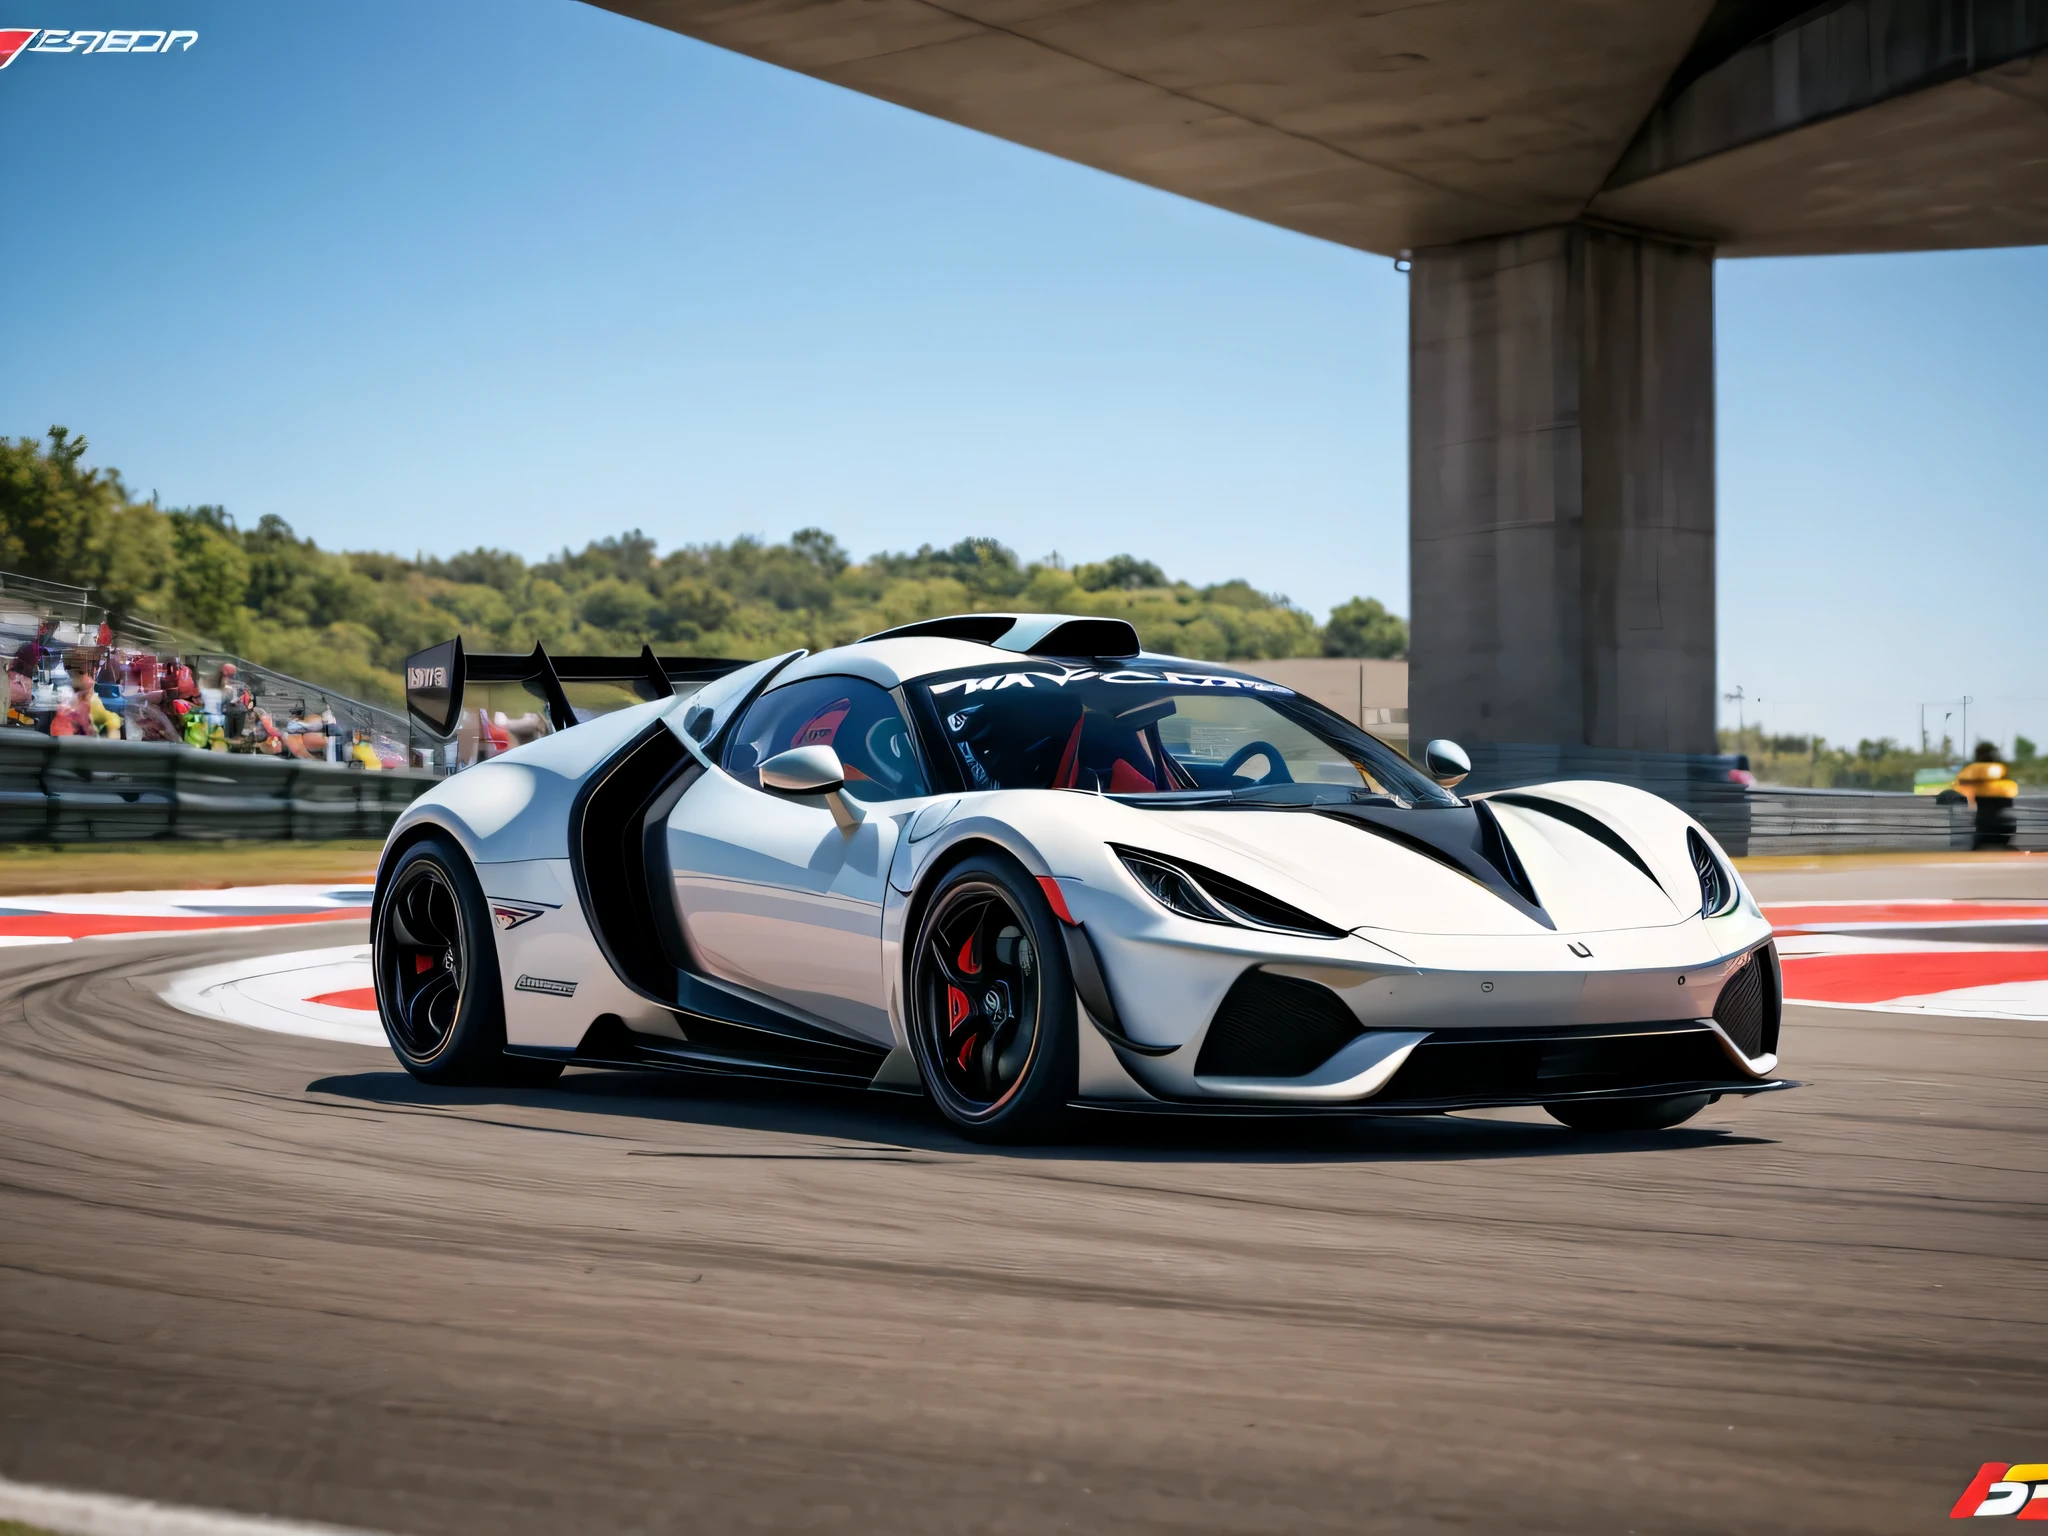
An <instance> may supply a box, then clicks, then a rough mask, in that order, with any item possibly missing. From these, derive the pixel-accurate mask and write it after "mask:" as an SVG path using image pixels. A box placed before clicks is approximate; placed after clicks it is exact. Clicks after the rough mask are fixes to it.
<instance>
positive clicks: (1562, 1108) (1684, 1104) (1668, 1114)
mask: <svg viewBox="0 0 2048 1536" xmlns="http://www.w3.org/2000/svg"><path fill="white" fill-rule="evenodd" d="M1719 1097H1720V1095H1719V1094H1714V1093H1681V1094H1675V1095H1673V1096H1672V1097H1671V1098H1668V1099H1579V1100H1576V1101H1573V1100H1565V1101H1564V1102H1562V1103H1558V1104H1546V1105H1544V1106H1543V1108H1544V1111H1545V1112H1546V1113H1547V1114H1549V1115H1550V1117H1551V1118H1552V1119H1553V1120H1558V1121H1561V1122H1563V1123H1564V1124H1565V1125H1568V1126H1570V1127H1571V1128H1572V1129H1573V1130H1575V1131H1668V1130H1670V1129H1671V1127H1673V1126H1674V1125H1683V1124H1684V1123H1685V1122H1686V1121H1688V1120H1690V1119H1691V1118H1692V1117H1693V1116H1694V1115H1696V1114H1698V1113H1699V1112H1700V1111H1701V1110H1703V1109H1705V1108H1706V1107H1707V1106H1708V1105H1709V1104H1711V1103H1713V1102H1714V1100H1715V1099H1717V1098H1719Z"/></svg>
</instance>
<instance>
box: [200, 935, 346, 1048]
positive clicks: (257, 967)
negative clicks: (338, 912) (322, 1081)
mask: <svg viewBox="0 0 2048 1536" xmlns="http://www.w3.org/2000/svg"><path fill="white" fill-rule="evenodd" d="M161 995H162V997H163V1000H164V1001H165V1002H167V1003H169V1004H170V1005H171V1006H172V1007H173V1008H178V1009H182V1010H183V1011H184V1012H186V1013H196V1014H198V1015H200V1016H201V1017H202V1018H212V1019H225V1020H227V1021H228V1022H229V1023H230V1024H243V1025H246V1026H248V1027H249V1028H251V1029H268V1030H274V1031H276V1032H278V1033H280V1034H287V1035H304V1036H306V1037H307V1038H308V1039H311V1040H338V1041H340V1042H341V1043H342V1044H344V1045H368V1046H374V1047H375V1048H377V1049H378V1050H384V1049H386V1048H387V1046H386V1044H385V1040H384V1026H383V1025H382V1024H380V1023H379V1022H378V1021H377V993H376V985H375V980H374V978H373V977H372V976H371V973H370V950H369V946H368V945H365V944H344V945H341V946H339V947H338V948H335V949H302V950H296V951H294V952H293V953H291V954H288V955H260V956H252V957H251V958H249V959H247V960H232V961H229V962H228V963H227V964H225V965H206V966H200V967H199V968H198V969H196V970H190V971H180V972H178V973H177V974H176V975H174V976H172V977H170V978H169V979H168V980H167V981H166V982H165V983H164V984H163V987H162V992H161Z"/></svg>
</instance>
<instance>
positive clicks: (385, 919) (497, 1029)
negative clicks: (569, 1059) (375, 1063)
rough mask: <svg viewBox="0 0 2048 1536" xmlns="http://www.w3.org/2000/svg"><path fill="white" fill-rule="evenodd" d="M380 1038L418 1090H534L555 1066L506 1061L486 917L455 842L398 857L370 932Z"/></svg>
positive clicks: (501, 1001) (501, 1002)
mask: <svg viewBox="0 0 2048 1536" xmlns="http://www.w3.org/2000/svg"><path fill="white" fill-rule="evenodd" d="M371 964H372V969H373V971H374V973H375V975H376V979H377V1013H378V1015H379V1017H380V1018H381V1019H382V1020H383V1023H384V1037H385V1038H386V1039H387V1040H389V1041H390V1042H391V1049H392V1051H393V1052H394V1053H395V1054H396V1055H397V1057H398V1059H399V1060H400V1061H401V1062H403V1063H404V1064H405V1070H406V1071H408V1072H410V1073H411V1074H412V1075H413V1076H414V1077H416V1078H418V1079H420V1081H422V1082H427V1083H439V1084H443V1085H447V1086H454V1085H458V1084H472V1085H476V1084H537V1083H541V1082H545V1081H548V1080H550V1079H552V1078H554V1077H557V1076H559V1075H560V1073H561V1070H562V1069H561V1067H560V1065H559V1064H557V1063H554V1062H545V1061H521V1060H519V1059H517V1058H515V1057H511V1056H507V1055H506V1054H505V995H504V993H503V991H502V990H501V989H500V985H499V979H498V949H497V944H496V942H495V940H494V939H493V937H492V930H491V922H490V912H489V908H488V907H487V906H486V904H485V902H484V893H483V888H482V887H481V886H479V885H478V884H477V880H476V875H475V873H474V872H473V871H471V869H470V867H469V861H468V860H467V859H466V858H464V857H463V856H462V854H461V852H460V850H458V849H457V848H455V847H454V845H453V844H451V843H449V842H446V841H444V840H443V839H442V838H440V837H438V836H436V837H429V838H426V839H424V840H422V841H420V842H417V843H414V844H413V845H412V847H410V848H408V849H406V850H405V852H404V853H403V854H401V855H399V859H398V863H397V864H396V866H394V867H393V869H392V871H391V878H390V880H389V882H388V883H387V884H386V886H385V889H384V894H383V899H382V900H381V901H380V902H379V903H378V907H377V920H376V925H375V930H374V934H373V942H372V952H371Z"/></svg>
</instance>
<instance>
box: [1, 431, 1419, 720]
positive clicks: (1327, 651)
mask: <svg viewBox="0 0 2048 1536" xmlns="http://www.w3.org/2000/svg"><path fill="white" fill-rule="evenodd" d="M86 452H87V450H86V440H85V439H84V438H82V437H77V436H74V435H72V434H71V433H69V432H67V431H66V430H65V429H64V428H62V427H53V428H51V429H50V432H49V435H48V437H47V439H45V440H40V441H39V440H37V439H35V438H26V437H24V438H17V439H13V440H11V441H9V440H6V439H0V570H9V571H16V572H19V573H21V574H23V575H27V576H36V577H41V578H43V579H46V580H51V581H63V582H70V583H73V584H75V585H79V586H90V587H94V588H96V589H98V591H99V593H100V595H101V600H102V601H104V602H106V603H108V604H109V605H111V606H112V607H113V608H114V609H115V610H116V611H117V613H134V614H138V615H141V616H144V617H148V618H152V619H155V620H157V621H159V622H161V623H166V624H171V625H175V626H179V627H182V628H184V629H187V630H189V631H192V632H194V633H195V634H199V635H203V636H206V637H208V638H210V639H212V640H214V641H217V642H218V643H219V644H221V645H222V646H224V647H226V648H228V649H230V650H235V651H239V652H241V653H243V654H245V655H247V656H249V657H251V658H252V659H254V660H256V661H260V662H263V663H266V664H267V665H270V666H273V667H277V668H280V669H282V670H284V671H287V672H292V673H295V674H297V675H299V676H302V677H308V678H313V679H317V680H318V681H321V682H324V683H327V684H329V685H330V686H332V687H335V688H338V689H343V690H346V691H348V692H352V693H355V694H357V695H359V696H362V697H366V698H372V699H381V700H392V699H394V698H395V697H396V696H397V687H398V668H399V664H400V662H401V661H402V660H403V658H404V657H405V656H406V655H407V654H408V653H409V652H411V651H415V650H418V649H420V648H421V647H422V646H426V645H431V644H432V643H434V642H435V641H437V640H445V639H446V638H448V636H450V635H451V634H456V633H460V634H461V635H462V636H463V639H464V643H465V644H467V645H468V646H469V647H470V648H471V649H472V650H526V649H528V648H530V647H531V646H532V645H533V643H534V642H535V641H536V640H538V641H541V642H542V643H544V644H545V645H546V646H547V647H548V648H549V649H550V650H553V651H560V652H573V651H586V652H617V651H637V650H638V649H639V648H640V645H641V643H642V642H643V641H652V642H653V643H654V645H655V646H656V648H657V649H659V650H661V651H663V652H664V653H667V652H680V653H690V654H697V655H710V656H741V657H751V656H761V655H767V654H769V653H771V652H774V651H777V650H786V649H788V648H790V647H792V646H799V645H802V646H810V647H812V648H818V647H822V646H827V645H835V644H839V643H842V642H844V641H847V640H851V639H854V638H856V637H858V636H860V635H864V634H868V633H870V632H872V631H874V630H877V629H885V628H887V627H889V626H890V625H892V624H903V623H908V622H910V621H911V620H913V619H920V618H928V617H931V616H933V615H936V614H942V613H958V612H963V611H972V610H977V609H1008V608H1017V609H1027V610H1041V611H1052V612H1064V613H1095V614H1111V615H1115V616H1117V617H1120V618H1128V619H1130V620H1131V621H1132V622H1133V623H1135V624H1136V625H1137V626H1138V629H1139V632H1140V633H1142V634H1143V635H1144V637H1145V640H1146V643H1147V644H1148V645H1150V646H1153V647H1154V648H1157V649H1160V650H1167V651H1175V652H1178V653H1180V654H1182V655H1189V656H1201V657H1208V658H1213V659H1218V660H1223V659H1232V658H1243V659H1255V658H1261V657H1278V656H1316V655H1333V656H1401V655H1405V654H1406V653H1407V647H1408V626H1407V625H1406V623H1404V622H1403V621H1402V620H1401V619H1400V618H1398V617H1396V616H1394V615H1392V614H1390V613H1388V612H1387V611H1386V610H1385V609H1384V608H1383V607H1382V606H1381V604H1379V603H1378V602H1377V601H1375V600H1373V599H1370V598H1360V599H1354V600H1353V601H1352V602H1349V603H1346V604H1344V605H1343V606H1341V607H1340V608H1338V609H1337V610H1336V612H1334V613H1333V614H1332V615H1331V616H1330V622H1329V623H1328V624H1327V625H1318V624H1317V623H1316V621H1315V620H1314V618H1313V617H1311V616H1310V615H1309V614H1307V613H1305V612H1303V611H1302V610H1301V609H1299V608H1296V607H1294V606H1293V605H1291V604H1290V603H1288V602H1287V601H1286V600H1285V599H1284V598H1277V597H1273V596H1270V595H1268V594H1266V593H1263V592H1259V591H1256V590H1254V589H1253V588H1252V587H1250V586H1249V585H1247V584H1246V583H1244V582H1242V581H1231V582H1224V583H1222V584H1220V585H1216V586H1208V587H1196V586H1192V585H1190V584H1189V583H1187V582H1184V581H1174V580H1172V579H1170V578H1169V577H1168V576H1167V575H1166V573H1165V572H1163V571H1162V570H1161V569H1160V568H1159V567H1158V566H1157V565H1155V564H1153V563H1152V562H1151V561H1149V560H1146V559H1143V558H1140V557H1138V556H1135V555H1118V556H1116V557H1115V558H1114V559H1110V560H1105V561H1102V562H1100V563H1098V564H1090V565H1078V566H1073V567H1064V566H1055V565H1051V564H1039V563H1030V564H1027V563H1024V562H1022V561H1020V560H1019V559H1018V557H1017V555H1016V554H1015V553H1014V552H1013V551H1011V550H1009V549H1006V548H1005V547H1004V546H1002V545H1001V544H998V543H996V542H995V541H994V540H993V539H972V538H970V539H962V540H961V541H959V542H958V543H956V544H953V545H951V546H949V547H947V548H943V549H939V548H934V547H932V546H929V545H927V546H925V547H924V548H922V549H919V550H918V551H917V552H916V553H914V554H878V555H873V556H871V557H869V558H868V559H867V560H865V561H859V562H857V561H855V560H853V559H852V558H851V557H850V556H849V555H848V553H847V551H845V550H844V549H842V548H841V547H840V545H839V543H838V541H837V540H836V539H834V538H833V537H832V535H831V534H829V533H827V532H825V531H823V530H822V529H817V528H806V529H803V530H801V531H799V532H797V533H795V534H794V535H792V536H791V538H790V540H789V542H788V543H786V544H767V543H761V542H758V541H756V540H753V539H735V540H733V541H732V542H731V543H729V544H692V545H685V546H684V547H682V548H679V549H672V550H670V551H668V552H667V553H666V554H664V553H662V552H661V551H660V550H659V549H658V548H657V546H656V543H655V541H654V540H653V539H651V538H649V537H647V536H646V535H645V534H643V533H641V532H639V531H638V530H634V531H631V532H626V533H621V534H618V535H616V536H614V537H611V538H605V539H599V540H596V541H594V542H592V543H589V544H587V545H585V546H584V547H583V549H581V550H580V551H574V552H572V551H569V550H566V549H565V550H564V551H563V552H562V553H561V554H560V555H558V556H556V557H555V558H554V559H551V560H543V561H539V562H537V563H534V564H528V563H527V562H526V561H525V560H523V559H521V558H520V557H519V556H518V555H515V554H509V553H507V552H505V551H503V550H496V549H486V548H478V549H474V550H471V551H470V552H469V553H467V554H461V555H455V556H452V557H450V558H448V559H431V558H429V559H405V558H403V557H401V556H398V555H390V554H375V553H363V552H345V551H336V550H324V549H321V548H319V547H318V546H317V545H315V544H314V543H313V541H312V540H310V539H302V538H299V537H298V536H297V535H296V534H294V533H293V531H292V529H291V528H290V527H289V526H288V525H287V524H286V523H285V522H283V521H282V520H281V519H279V518H277V517H274V516H265V517H262V518H259V519H258V520H257V521H256V522H255V523H254V524H253V525H252V526H249V527H242V526H240V525H239V524H238V523H237V521H236V519H235V518H234V517H233V516H231V515H230V513H229V512H228V511H227V510H226V509H224V508H221V507H210V506H202V507H191V508H185V509H182V510H159V509H158V508H157V507H155V506H153V505H151V504H149V503H147V502H140V501H137V500H136V499H135V498H134V497H133V496H132V495H131V494H130V493H129V491H128V489H127V487H126V486H125V485H124V484H123V482H122V479H121V477H120V474H119V473H118V472H117V471H115V470H112V469H107V468H97V469H96V468H92V467H89V466H88V464H87V461H86ZM579 520H580V521H585V522H587V521H588V518H587V517H586V516H583V515H582V514H579Z"/></svg>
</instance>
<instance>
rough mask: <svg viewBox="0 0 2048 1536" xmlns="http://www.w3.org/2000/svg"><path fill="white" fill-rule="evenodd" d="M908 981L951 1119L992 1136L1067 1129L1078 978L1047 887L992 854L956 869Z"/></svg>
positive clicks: (933, 1089) (921, 1049) (928, 1068)
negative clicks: (1071, 967)
mask: <svg viewBox="0 0 2048 1536" xmlns="http://www.w3.org/2000/svg"><path fill="white" fill-rule="evenodd" d="M910 982H911V986H910V997H911V1009H910V1012H911V1039H912V1045H913V1049H914V1050H915V1051H916V1054H917V1063H918V1067H919V1069H920V1070H921V1071H922V1072H923V1074H924V1081H925V1087H926V1088H927V1089H928V1090H929V1091H930V1093H931V1095H932V1097H933V1098H934V1099H935V1100H937V1101H938V1105H939V1108H940V1110H941V1111H942V1112H943V1113H944V1114H945V1116H946V1118H947V1119H948V1120H950V1121H952V1123H953V1124H954V1125H955V1126H957V1127H958V1128H959V1129H960V1130H962V1131H964V1132H965V1133H966V1134H967V1135H969V1136H974V1137H977V1138H980V1139H983V1140H988V1141H1021V1140H1027V1139H1043V1138H1048V1137H1051V1136H1053V1135H1055V1134H1057V1132H1058V1130H1059V1128H1060V1125H1061V1122H1062V1121H1063V1120H1064V1119H1065V1116H1066V1108H1067V1101H1068V1099H1069V1098H1071V1097H1072V1096H1073V1092H1074V1082H1075V1071H1076V1056H1077V1051H1078V1046H1077V1042H1076V1039H1075V1033H1074V1030H1075V1016H1074V984H1073V979H1072V977H1071V976H1070V975H1069V974H1068V971H1067V956H1066V950H1065V947H1064V943H1063V941H1062V939H1061V937H1060V932H1059V924H1058V920H1057V919H1056V918H1054V917H1053V915H1052V908H1051V907H1050V906H1049V905H1048V904H1047V902H1046V899H1045V894H1044V892H1042V891H1041V890H1039V888H1038V882H1037V881H1035V880H1033V879H1032V878H1031V877H1030V876H1029V875H1027V874H1026V873H1025V872H1024V871H1023V870H1022V869H1020V868H1019V867H1018V866H1017V865H1016V864H1015V863H1014V862H1013V861H1012V860H1010V859H1007V858H1003V857H1000V856H997V855H991V854H984V855H980V856H977V857H975V858H971V859H968V860H966V861H964V862H963V863H961V864H959V865H958V866H956V867H955V868H953V869H951V870H949V871H948V872H947V873H946V875H945V877H944V880H943V882H942V883H941V885H940V887H939V889H938V891H937V893H936V894H935V895H934V896H933V897H932V900H931V904H930V905H929V906H928V907H927V908H926V909H925V914H924V919H923V921H922V922H921V923H920V924H919V925H918V934H917V941H916V945H915V947H914V949H913V950H912V952H911V964H910Z"/></svg>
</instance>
